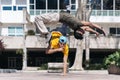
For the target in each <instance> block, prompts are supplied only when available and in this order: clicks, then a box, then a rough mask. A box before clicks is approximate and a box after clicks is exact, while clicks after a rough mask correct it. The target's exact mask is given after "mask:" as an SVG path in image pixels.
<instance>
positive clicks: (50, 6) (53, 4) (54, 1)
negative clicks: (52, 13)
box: [48, 0, 57, 9]
mask: <svg viewBox="0 0 120 80" xmlns="http://www.w3.org/2000/svg"><path fill="white" fill-rule="evenodd" d="M48 9H57V0H52V2H51V0H48Z"/></svg>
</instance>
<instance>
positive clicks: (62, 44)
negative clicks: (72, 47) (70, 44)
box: [59, 36, 67, 46]
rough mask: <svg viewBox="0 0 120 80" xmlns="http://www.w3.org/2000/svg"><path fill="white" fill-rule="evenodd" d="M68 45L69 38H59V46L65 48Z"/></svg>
mask: <svg viewBox="0 0 120 80" xmlns="http://www.w3.org/2000/svg"><path fill="white" fill-rule="evenodd" d="M66 43H67V38H66V37H65V36H60V38H59V44H60V45H61V46H64V45H65V44H66Z"/></svg>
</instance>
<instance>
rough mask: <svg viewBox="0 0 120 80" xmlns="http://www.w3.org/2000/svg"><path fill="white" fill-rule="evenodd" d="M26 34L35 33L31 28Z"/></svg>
mask: <svg viewBox="0 0 120 80" xmlns="http://www.w3.org/2000/svg"><path fill="white" fill-rule="evenodd" d="M27 35H35V32H34V31H33V30H28V32H27Z"/></svg>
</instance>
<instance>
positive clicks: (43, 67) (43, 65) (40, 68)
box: [38, 64, 48, 70]
mask: <svg viewBox="0 0 120 80" xmlns="http://www.w3.org/2000/svg"><path fill="white" fill-rule="evenodd" d="M47 68H48V65H47V64H42V65H41V66H40V67H39V68H38V70H47Z"/></svg>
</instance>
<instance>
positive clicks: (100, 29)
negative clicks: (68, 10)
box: [81, 21, 106, 36]
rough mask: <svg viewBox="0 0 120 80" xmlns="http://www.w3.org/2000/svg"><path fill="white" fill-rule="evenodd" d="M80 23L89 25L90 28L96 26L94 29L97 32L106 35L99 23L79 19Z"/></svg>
mask: <svg viewBox="0 0 120 80" xmlns="http://www.w3.org/2000/svg"><path fill="white" fill-rule="evenodd" d="M81 23H82V24H83V25H85V26H89V27H90V28H96V29H97V30H96V31H97V32H98V33H100V34H104V36H106V34H105V31H104V30H103V29H102V27H100V26H99V25H97V24H95V23H91V22H87V21H81Z"/></svg>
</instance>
